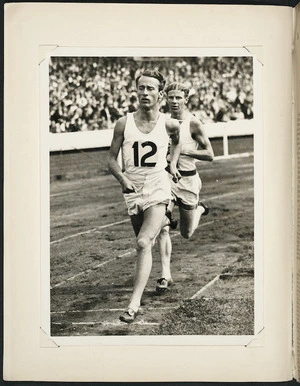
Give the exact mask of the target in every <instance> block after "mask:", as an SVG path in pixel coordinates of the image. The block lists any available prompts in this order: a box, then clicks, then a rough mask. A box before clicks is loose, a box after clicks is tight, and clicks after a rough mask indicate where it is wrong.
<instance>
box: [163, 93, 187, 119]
mask: <svg viewBox="0 0 300 386" xmlns="http://www.w3.org/2000/svg"><path fill="white" fill-rule="evenodd" d="M167 102H168V105H169V108H170V111H171V113H172V112H174V113H180V112H181V111H182V110H183V109H184V106H185V105H186V103H187V98H185V96H184V92H183V91H180V90H171V91H169V92H168V95H167Z"/></svg>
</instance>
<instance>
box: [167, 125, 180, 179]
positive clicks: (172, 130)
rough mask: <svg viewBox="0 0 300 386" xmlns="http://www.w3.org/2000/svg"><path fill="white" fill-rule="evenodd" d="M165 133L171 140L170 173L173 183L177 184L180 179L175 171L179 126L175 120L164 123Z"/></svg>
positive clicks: (178, 144) (177, 156) (178, 153)
mask: <svg viewBox="0 0 300 386" xmlns="http://www.w3.org/2000/svg"><path fill="white" fill-rule="evenodd" d="M166 129H167V133H168V135H169V136H170V138H171V146H170V173H171V175H172V176H173V181H174V182H178V181H179V180H180V178H181V175H180V173H179V171H178V169H177V163H178V159H179V156H180V149H181V144H180V138H179V132H180V125H179V122H178V121H177V120H176V119H171V118H170V119H168V120H167V121H166Z"/></svg>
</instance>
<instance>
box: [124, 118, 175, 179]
mask: <svg viewBox="0 0 300 386" xmlns="http://www.w3.org/2000/svg"><path fill="white" fill-rule="evenodd" d="M168 143H169V136H168V133H167V131H166V117H165V115H164V114H161V113H160V114H159V118H158V120H157V122H156V125H155V127H154V128H153V130H152V131H151V132H150V133H147V134H145V133H142V132H141V131H140V130H139V129H138V128H137V126H136V123H135V121H134V116H133V113H128V114H127V121H126V125H125V130H124V142H123V145H122V149H123V161H124V166H125V173H124V174H125V175H126V177H128V178H129V179H130V180H132V181H142V180H144V178H145V176H149V175H151V174H154V173H159V172H161V171H162V170H164V169H165V167H166V166H167V161H166V154H167V150H168Z"/></svg>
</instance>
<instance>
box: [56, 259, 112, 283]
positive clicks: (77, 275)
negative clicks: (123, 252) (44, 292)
mask: <svg viewBox="0 0 300 386" xmlns="http://www.w3.org/2000/svg"><path fill="white" fill-rule="evenodd" d="M116 259H117V257H114V258H113V259H110V260H107V261H104V262H103V263H100V264H98V265H96V266H94V267H92V268H88V269H86V270H85V271H82V272H79V273H77V274H76V275H74V276H71V277H68V278H67V279H66V280H63V281H61V282H60V283H57V284H54V285H53V286H52V287H50V289H52V288H57V287H60V286H62V285H63V284H66V283H67V282H68V281H72V280H74V279H76V278H78V277H79V276H83V275H85V274H86V273H89V272H92V271H93V270H95V269H97V268H100V267H102V266H103V265H105V264H108V263H111V262H112V261H114V260H116Z"/></svg>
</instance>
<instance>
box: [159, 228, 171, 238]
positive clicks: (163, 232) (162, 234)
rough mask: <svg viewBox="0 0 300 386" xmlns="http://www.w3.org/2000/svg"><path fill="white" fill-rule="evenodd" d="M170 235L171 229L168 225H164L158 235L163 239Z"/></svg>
mask: <svg viewBox="0 0 300 386" xmlns="http://www.w3.org/2000/svg"><path fill="white" fill-rule="evenodd" d="M168 235H169V229H168V228H167V227H164V228H162V229H161V231H160V233H159V235H158V238H159V239H163V238H165V237H167V236H168Z"/></svg>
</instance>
